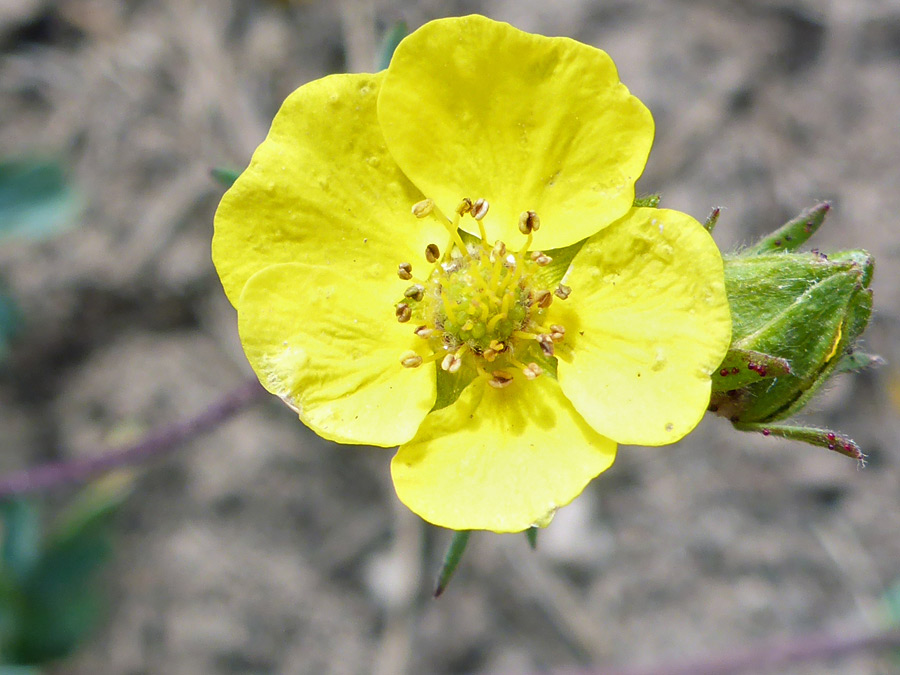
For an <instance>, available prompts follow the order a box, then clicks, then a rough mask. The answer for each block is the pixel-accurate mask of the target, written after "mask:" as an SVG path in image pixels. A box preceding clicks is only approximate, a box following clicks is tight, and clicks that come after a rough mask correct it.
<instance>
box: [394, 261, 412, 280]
mask: <svg viewBox="0 0 900 675" xmlns="http://www.w3.org/2000/svg"><path fill="white" fill-rule="evenodd" d="M397 276H398V277H400V278H401V279H403V280H404V281H409V280H410V279H412V265H410V264H409V263H407V262H404V263H400V264H399V265H398V266H397Z"/></svg>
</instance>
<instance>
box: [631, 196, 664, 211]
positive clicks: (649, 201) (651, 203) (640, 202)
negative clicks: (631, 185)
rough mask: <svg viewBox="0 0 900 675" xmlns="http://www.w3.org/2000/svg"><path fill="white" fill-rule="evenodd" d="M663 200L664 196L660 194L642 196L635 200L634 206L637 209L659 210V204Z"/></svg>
mask: <svg viewBox="0 0 900 675" xmlns="http://www.w3.org/2000/svg"><path fill="white" fill-rule="evenodd" d="M661 199H662V196H661V195H659V194H649V195H641V196H640V197H635V198H634V204H633V206H634V207H635V208H651V209H656V208H659V202H660V200H661Z"/></svg>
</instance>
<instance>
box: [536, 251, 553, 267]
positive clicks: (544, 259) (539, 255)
mask: <svg viewBox="0 0 900 675" xmlns="http://www.w3.org/2000/svg"><path fill="white" fill-rule="evenodd" d="M531 259H532V260H534V262H535V263H537V265H538V266H539V267H544V266H546V265H549V264H550V263H551V262H553V258H551V257H550V256H549V255H545V254H544V253H543V252H541V251H532V253H531Z"/></svg>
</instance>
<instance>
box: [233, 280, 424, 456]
mask: <svg viewBox="0 0 900 675" xmlns="http://www.w3.org/2000/svg"><path fill="white" fill-rule="evenodd" d="M390 300H391V299H390V298H384V297H382V296H381V295H380V293H379V292H378V289H377V288H375V287H374V286H372V285H370V284H366V283H360V282H359V281H358V280H355V279H352V278H348V277H345V276H341V275H340V274H338V273H336V271H335V270H334V269H333V268H332V267H328V266H324V265H322V266H314V265H307V264H303V263H282V264H280V265H273V266H271V267H267V268H266V269H264V270H262V271H260V272H257V273H256V274H254V275H253V276H252V277H251V278H250V280H249V281H248V282H247V284H246V285H245V286H244V290H243V292H242V293H241V297H240V300H239V302H238V328H239V330H240V334H241V342H242V343H243V345H244V351H245V352H246V353H247V358H248V360H249V361H250V365H251V366H253V369H254V370H255V371H256V374H257V375H258V376H259V379H260V382H262V384H263V386H264V387H266V389H268V390H269V391H270V392H272V393H273V394H276V395H277V396H280V397H281V398H282V399H284V401H285V402H286V403H287V404H288V405H289V406H291V407H292V408H294V409H295V410H296V411H297V412H298V413H299V415H300V419H301V420H302V421H303V422H304V423H305V424H306V425H307V426H309V427H310V428H311V429H312V430H313V431H315V432H316V433H317V434H319V435H320V436H322V437H323V438H327V439H329V440H332V441H337V442H339V443H364V444H367V445H379V446H384V447H389V446H392V445H398V444H399V443H404V442H406V441H408V440H409V439H411V438H412V437H413V435H414V434H415V433H416V429H418V427H419V425H420V423H421V422H422V420H423V419H424V417H425V415H427V414H428V411H429V410H430V409H431V407H432V405H433V404H434V399H435V368H434V365H426V366H421V367H419V368H404V367H403V366H401V364H400V357H401V355H402V354H403V353H404V352H405V351H407V350H410V349H413V348H415V347H417V346H419V345H418V344H417V342H418V343H421V342H422V341H421V340H420V339H419V338H417V337H415V336H414V335H413V333H412V328H411V327H410V326H409V324H399V323H397V321H396V319H395V318H394V308H393V305H392V304H391V302H390Z"/></svg>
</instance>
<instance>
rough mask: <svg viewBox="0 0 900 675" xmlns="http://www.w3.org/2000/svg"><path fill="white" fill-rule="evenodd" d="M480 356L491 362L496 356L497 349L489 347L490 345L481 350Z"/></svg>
mask: <svg viewBox="0 0 900 675" xmlns="http://www.w3.org/2000/svg"><path fill="white" fill-rule="evenodd" d="M481 356H482V357H483V358H484V360H485V361H487V362H488V363H493V361H494V360H495V359H496V358H497V350H496V349H491V348H490V347H488V348H487V349H485V350H484V351H483V352H481Z"/></svg>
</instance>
